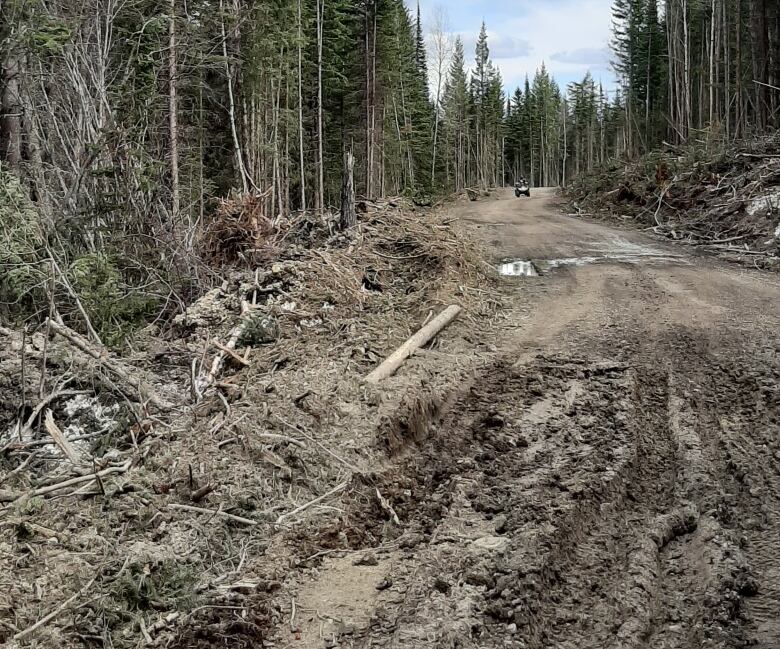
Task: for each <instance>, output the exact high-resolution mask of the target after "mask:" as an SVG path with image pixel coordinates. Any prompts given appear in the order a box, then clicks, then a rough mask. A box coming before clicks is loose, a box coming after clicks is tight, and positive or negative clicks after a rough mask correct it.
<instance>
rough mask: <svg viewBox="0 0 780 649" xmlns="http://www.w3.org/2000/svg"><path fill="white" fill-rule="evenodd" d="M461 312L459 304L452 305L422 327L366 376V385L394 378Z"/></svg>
mask: <svg viewBox="0 0 780 649" xmlns="http://www.w3.org/2000/svg"><path fill="white" fill-rule="evenodd" d="M460 312H461V308H460V307H459V306H458V305H457V304H452V305H450V306H448V307H447V308H446V309H444V311H442V312H441V313H440V314H439V315H437V316H436V317H435V318H434V319H433V320H431V321H430V322H429V323H428V324H426V325H425V326H424V327H422V329H420V330H419V331H418V332H417V333H416V334H414V335H413V336H412V337H411V338H409V340H407V341H406V342H405V343H404V344H403V345H401V346H400V347H399V348H398V349H396V350H395V351H394V352H393V353H392V354H391V355H390V356H388V357H387V358H386V359H385V360H384V361H382V363H381V364H380V365H379V367H377V368H376V369H375V370H374V371H373V372H371V373H370V374H369V375H368V376H366V378H365V381H366V383H379V382H380V381H381V380H382V379H386V378H387V377H388V376H392V375H393V374H394V373H395V371H396V370H397V369H398V368H399V367H401V365H403V363H404V361H406V359H407V358H409V357H410V356H411V355H412V354H413V353H414V352H415V350H417V349H419V348H420V347H422V346H423V345H425V344H426V343H428V342H429V341H430V340H431V339H432V338H433V337H434V336H436V334H438V333H439V332H440V331H441V330H442V329H444V327H446V326H447V325H448V324H450V322H452V321H453V320H454V319H455V318H456V317H457V316H458V314H459V313H460Z"/></svg>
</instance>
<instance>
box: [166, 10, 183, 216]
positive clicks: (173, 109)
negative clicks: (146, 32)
mask: <svg viewBox="0 0 780 649" xmlns="http://www.w3.org/2000/svg"><path fill="white" fill-rule="evenodd" d="M168 10H169V11H170V16H168V129H169V138H170V147H171V149H170V156H171V163H170V164H171V221H172V224H173V227H177V225H179V212H180V211H181V195H180V190H179V124H178V112H179V110H178V101H177V98H176V78H177V70H176V58H177V51H176V0H170V4H169V5H168Z"/></svg>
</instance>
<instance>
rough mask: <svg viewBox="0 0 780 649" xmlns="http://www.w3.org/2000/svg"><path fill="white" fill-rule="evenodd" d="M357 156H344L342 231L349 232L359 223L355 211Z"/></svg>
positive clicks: (349, 154) (348, 153)
mask: <svg viewBox="0 0 780 649" xmlns="http://www.w3.org/2000/svg"><path fill="white" fill-rule="evenodd" d="M354 168H355V156H354V155H352V151H347V152H346V153H345V154H344V180H343V184H342V186H341V223H340V225H341V229H342V230H347V229H348V228H351V227H353V226H354V225H355V224H356V223H357V212H356V211H355V178H354Z"/></svg>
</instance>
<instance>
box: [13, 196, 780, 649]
mask: <svg viewBox="0 0 780 649" xmlns="http://www.w3.org/2000/svg"><path fill="white" fill-rule="evenodd" d="M444 216H445V218H444V220H443V221H442V223H446V224H450V223H452V220H453V219H457V220H459V221H460V222H462V224H463V226H464V227H466V228H468V230H469V231H470V232H471V233H472V236H473V237H474V238H475V240H477V241H482V242H484V243H485V244H486V245H487V246H488V247H489V249H490V254H491V255H492V257H493V259H492V260H491V262H492V263H494V264H495V266H496V268H498V267H499V266H500V265H501V264H510V265H512V264H513V262H515V261H517V262H520V261H522V262H530V264H528V267H533V268H534V269H535V273H536V274H535V275H533V276H510V277H506V278H503V279H502V280H501V282H500V285H499V286H498V287H497V288H494V287H492V286H491V287H486V288H485V289H481V290H483V291H488V294H489V297H490V300H492V301H493V302H494V303H498V302H501V303H503V304H504V309H503V311H502V313H501V314H500V317H498V318H494V317H492V316H491V312H490V310H489V309H483V310H482V311H480V312H479V313H477V312H476V311H475V310H474V309H472V310H471V311H469V302H468V301H467V300H466V299H465V297H464V305H465V306H466V310H467V313H466V315H465V316H464V317H463V318H461V320H460V321H459V322H457V323H455V324H454V325H453V326H452V327H450V328H448V329H446V330H445V331H444V333H442V334H441V335H440V336H439V338H438V339H437V341H436V342H435V344H434V345H433V346H432V347H429V348H428V349H426V350H423V351H422V352H421V353H420V354H418V355H416V356H415V357H413V358H412V359H410V360H409V361H408V362H407V364H405V365H404V366H403V368H402V369H401V370H400V372H399V373H398V374H397V375H396V376H394V377H392V378H391V379H389V380H387V381H386V382H384V383H383V384H382V385H380V386H379V388H371V389H368V387H367V386H364V385H361V383H360V380H359V378H360V376H361V375H362V374H364V373H365V371H366V370H367V369H369V368H370V367H372V366H373V365H374V363H375V362H376V360H377V359H378V358H379V357H381V356H383V355H384V354H386V353H387V352H389V351H390V350H392V348H393V346H394V345H396V344H398V343H400V342H401V341H402V340H403V339H404V338H405V337H406V336H407V335H408V333H409V331H410V330H411V329H413V328H414V327H413V326H412V323H409V322H407V324H406V325H401V324H399V313H398V312H392V313H389V314H388V316H387V321H386V322H387V325H386V331H384V332H383V334H382V338H381V342H380V343H379V344H377V343H373V345H372V350H371V351H372V353H371V356H370V357H369V356H368V352H367V351H366V350H367V349H368V347H369V345H370V344H371V341H370V340H369V339H368V337H366V338H364V339H362V340H360V341H359V343H355V342H354V341H352V342H348V341H347V339H348V336H349V335H350V334H349V332H348V331H346V330H344V331H343V333H341V334H339V331H342V330H341V329H338V330H334V332H330V334H329V335H330V337H327V336H325V334H323V335H322V336H315V335H313V334H310V335H308V336H307V337H301V338H299V339H296V343H295V345H296V346H295V347H294V348H293V353H292V354H290V358H281V357H278V355H276V356H274V355H273V354H272V353H271V352H270V351H269V352H268V359H266V358H265V357H263V362H262V364H261V363H257V367H255V368H253V369H249V370H242V371H237V373H236V377H237V378H236V381H237V382H240V384H241V385H242V386H243V396H242V397H240V398H237V399H236V401H234V402H232V414H231V413H228V414H227V415H225V417H228V416H229V417H231V419H229V420H228V424H227V425H225V424H223V425H219V426H218V427H216V429H215V426H217V425H218V424H220V423H221V422H222V421H223V420H216V419H214V417H215V416H216V415H214V413H213V412H210V411H207V412H203V413H197V412H196V413H195V417H194V421H193V420H188V419H184V420H183V421H181V422H176V423H174V424H173V425H172V426H171V427H170V430H168V432H167V433H163V434H159V441H157V442H156V444H155V446H154V447H153V449H152V451H151V453H150V454H149V457H148V458H146V456H144V458H145V463H144V464H143V466H142V467H141V468H137V469H134V472H133V473H132V474H131V476H132V477H131V478H127V479H126V480H125V481H123V482H120V483H119V488H116V491H114V492H113V494H112V497H105V496H106V494H103V496H104V497H103V498H100V497H97V498H95V497H94V496H93V498H94V500H91V501H89V504H85V503H83V502H81V501H79V500H77V499H74V498H72V497H71V498H65V497H63V498H62V499H61V500H60V501H59V503H60V504H59V505H55V504H54V503H52V502H51V501H46V502H45V503H38V504H37V505H36V506H37V507H41V508H42V510H35V511H33V510H32V508H31V507H30V506H27V505H26V506H27V510H30V511H27V510H25V511H19V510H18V508H17V510H14V512H13V515H14V518H13V519H8V520H7V522H6V523H2V521H0V523H2V524H3V525H4V526H5V525H8V526H13V535H12V537H11V536H8V537H7V538H8V540H5V541H4V544H0V550H2V551H3V552H6V555H5V559H4V563H3V564H2V565H3V566H6V567H8V568H9V570H8V571H6V574H5V575H4V576H3V577H0V585H2V586H3V592H4V593H9V594H10V595H9V596H4V595H1V594H0V622H2V623H3V624H4V627H5V628H10V629H11V632H8V636H9V637H10V635H11V633H12V632H14V631H15V630H16V629H19V628H25V627H28V626H29V625H30V624H31V623H32V622H34V621H35V620H36V619H41V618H43V616H44V615H45V614H46V613H47V612H48V611H52V610H54V608H55V607H56V606H57V605H58V604H60V603H61V602H62V601H65V600H66V599H67V598H68V597H69V596H71V595H72V594H73V593H74V592H75V593H76V594H77V595H79V597H78V599H76V600H75V604H73V605H71V606H70V608H66V609H64V612H63V613H61V614H60V615H58V617H57V618H56V619H54V620H53V621H52V624H49V625H45V627H44V628H42V629H41V631H40V632H37V633H34V634H31V635H30V636H29V637H27V638H25V640H24V642H22V643H20V644H25V643H30V644H31V645H34V646H46V647H48V646H94V647H100V646H112V645H113V646H122V647H124V646H143V645H144V644H151V645H155V646H166V647H182V648H183V647H217V646H219V647H250V646H251V647H260V646H263V647H270V646H274V647H290V648H292V647H302V648H307V649H308V648H323V647H324V648H329V647H399V648H400V647H404V648H406V647H420V648H423V647H488V648H489V647H528V648H531V647H534V648H540V649H541V648H548V647H560V648H566V649H575V648H576V649H582V648H593V649H595V648H602V647H615V648H616V649H617V648H625V647H648V648H658V649H661V648H663V649H672V648H677V647H680V648H690V649H694V648H696V649H698V648H701V647H712V648H716V647H717V648H720V647H723V648H726V647H746V646H757V647H766V648H775V647H778V646H780V545H779V544H778V539H780V391H779V390H780V388H779V387H778V386H779V385H780V354H778V351H780V335H779V334H778V332H779V331H780V314H779V313H778V310H777V307H776V305H777V304H780V282H778V279H777V275H776V274H773V273H767V272H762V271H758V270H748V269H745V268H740V267H737V266H734V265H728V264H726V263H724V262H722V261H719V260H717V259H714V258H712V257H710V256H707V255H704V254H702V253H696V252H692V251H691V249H690V248H686V247H683V246H676V245H674V244H670V243H667V242H658V241H657V240H655V239H651V238H648V237H646V236H645V235H643V234H641V233H637V232H634V231H631V230H625V229H621V230H615V229H613V228H610V227H607V226H605V225H603V224H598V223H593V222H589V221H585V220H581V219H575V218H570V217H566V216H562V215H561V213H560V210H559V208H558V204H557V199H556V197H555V194H554V192H552V191H547V190H535V191H534V192H533V193H532V198H530V199H526V198H522V199H516V198H514V197H513V196H512V195H511V194H510V193H509V192H507V193H506V194H505V195H501V196H500V197H499V198H498V199H494V198H489V199H483V200H480V201H477V202H474V203H471V202H468V203H467V202H463V203H460V204H457V205H454V206H451V207H450V208H448V213H447V214H446V215H444ZM393 254H394V255H395V256H398V254H397V253H393ZM517 267H518V268H525V267H526V266H525V265H523V264H518V265H517ZM440 288H441V287H440ZM475 291H476V292H475ZM479 291H480V289H478V288H475V287H473V286H472V287H471V288H468V287H465V288H460V289H452V288H447V290H446V291H445V290H444V289H441V290H439V291H438V293H437V295H439V296H440V297H441V299H442V300H452V299H455V296H457V295H458V294H461V295H463V296H466V297H468V296H469V295H471V296H475V295H482V293H480V292H479ZM486 295H487V294H486ZM483 297H484V299H487V297H485V296H483ZM388 299H389V298H388ZM436 306H437V308H438V305H436ZM367 310H368V309H366V311H367ZM363 312H364V311H361V313H363ZM374 315H376V316H377V317H379V316H380V315H381V313H379V309H378V308H377V313H376V314H372V317H373V316H374ZM416 315H417V316H418V318H417V319H418V322H417V324H419V321H422V320H423V319H424V318H422V317H419V316H420V314H419V313H418V314H416ZM360 317H365V316H364V315H361V316H360ZM356 322H357V321H356ZM370 322H371V323H374V326H377V325H376V322H377V321H376V320H371V321H370ZM351 331H352V332H355V331H359V330H358V329H357V327H356V325H354V324H353V326H352V330H351ZM339 335H340V336H341V337H343V338H344V339H345V342H343V344H342V342H340V341H338V340H337V341H335V342H334V340H333V336H339ZM344 345H345V346H344ZM361 350H362V351H361ZM266 361H267V362H266ZM281 363H283V364H284V367H283V368H282V369H278V368H277V365H280V364H281ZM269 364H273V369H272V370H270V371H269V370H268V367H267V366H268V365H269ZM269 386H270V388H269ZM307 391H309V392H310V394H307ZM295 395H298V396H300V395H304V396H303V397H301V398H300V400H299V401H296V400H295V399H294V398H293V397H294V396H295ZM296 398H297V397H296ZM214 401H215V403H211V404H210V407H211V408H212V410H214V411H215V412H217V414H219V415H220V416H221V406H220V404H219V402H218V401H216V400H214ZM201 409H202V407H201ZM280 417H281V419H280ZM188 422H189V424H191V426H192V427H191V428H188V427H187V426H188ZM285 422H287V423H285ZM269 431H271V434H272V435H290V436H292V437H294V438H296V439H297V438H301V436H302V435H303V434H306V435H307V437H306V438H305V441H306V447H299V446H296V445H295V444H290V443H284V444H283V443H279V442H274V443H273V444H272V443H270V442H268V441H267V434H268V432H269ZM263 435H266V437H263ZM301 439H303V438H301ZM155 467H157V469H156V470H157V473H156V474H155V473H154V471H155ZM187 467H188V468H187ZM193 467H194V469H193ZM188 471H189V477H188V475H187V473H188ZM193 471H194V474H195V480H196V482H197V481H198V480H203V479H211V480H213V481H214V482H215V483H216V484H215V486H216V490H215V492H214V493H213V494H211V495H209V496H207V497H206V498H205V499H204V500H203V501H202V502H200V503H199V504H200V505H201V506H203V507H205V508H209V509H217V508H220V509H222V507H223V503H224V504H225V506H226V507H227V508H228V511H230V512H232V513H234V514H239V515H241V516H243V517H248V518H249V519H252V520H254V521H255V522H256V523H257V524H256V525H255V526H254V527H250V528H247V527H245V526H242V525H236V524H234V523H231V522H230V521H226V520H224V519H220V518H218V517H215V516H208V515H206V516H199V515H196V514H192V515H189V514H185V513H182V512H181V511H180V510H173V511H171V509H170V507H168V505H169V504H170V503H174V504H175V503H176V502H177V501H179V500H182V499H183V498H185V496H186V493H189V489H191V488H192V486H193V485H189V488H188V485H187V481H188V479H189V480H190V481H192V480H193V477H192V475H193ZM153 480H158V481H161V482H159V484H158V483H157V482H155V483H153V484H147V483H149V482H150V481H153ZM340 485H345V486H344V487H343V490H341V491H337V492H335V493H334V495H332V496H327V494H328V492H329V490H331V489H333V488H334V487H336V488H338V486H340ZM114 488H115V487H114V486H113V483H112V486H111V487H110V489H114ZM316 496H323V498H322V500H321V501H319V502H317V503H315V505H313V506H311V507H309V508H308V509H306V510H305V511H302V512H300V513H298V514H292V512H293V511H294V509H295V507H296V506H298V505H301V504H304V503H307V502H309V501H310V500H311V499H312V498H314V497H316ZM185 500H186V498H185ZM57 506H59V507H61V508H62V509H61V512H60V515H62V514H65V515H66V516H67V517H68V521H67V522H65V523H63V524H61V525H60V524H57V525H55V524H54V523H53V522H51V523H49V526H50V527H51V528H52V529H48V530H47V529H45V528H43V529H42V528H41V527H40V525H39V527H35V525H37V524H40V522H41V520H49V521H54V520H55V519H56V515H55V512H54V509H55V508H56V507H57ZM44 515H45V516H47V517H48V518H42V517H43V516H44ZM280 515H281V516H282V518H284V517H286V516H289V518H284V520H283V522H278V520H279V519H278V518H277V517H279V516H280ZM101 516H104V519H105V520H103V519H102V518H101ZM4 529H5V530H6V531H7V529H8V528H7V527H6V528H4ZM4 533H5V532H4ZM47 534H49V536H46V535H47ZM3 538H4V537H0V539H3ZM52 539H54V540H52ZM10 552H13V553H15V554H13V555H11V554H8V553H10ZM111 553H113V555H112V554H111ZM117 553H121V554H117ZM101 555H103V556H105V555H111V556H109V559H111V561H109V562H108V563H104V564H102V565H105V570H104V572H105V574H104V575H99V580H98V583H99V585H100V592H99V593H98V594H97V595H96V596H94V597H90V591H89V590H87V591H85V592H83V593H81V592H80V591H78V590H77V589H76V588H75V587H74V586H73V576H74V575H81V576H83V579H82V580H81V581H80V582H79V583H84V582H85V581H86V578H87V577H89V576H95V575H94V573H93V572H90V570H91V569H92V566H94V565H96V563H97V562H98V561H97V558H96V557H100V556H101ZM46 566H50V568H48V569H47V568H46ZM14 570H15V572H14ZM58 586H59V587H60V588H61V591H59V592H62V593H63V594H62V595H60V596H59V597H58V598H53V596H52V595H51V593H52V592H57V591H56V590H54V589H56V588H57V587H58ZM107 593H108V594H107ZM128 601H132V602H133V603H134V606H133V607H131V608H128V604H127V602H128ZM36 602H39V604H36ZM12 624H13V628H11V627H12Z"/></svg>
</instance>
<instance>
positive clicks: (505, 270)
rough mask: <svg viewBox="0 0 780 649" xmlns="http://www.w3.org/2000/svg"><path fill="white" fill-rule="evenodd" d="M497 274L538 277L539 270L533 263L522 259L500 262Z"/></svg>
mask: <svg viewBox="0 0 780 649" xmlns="http://www.w3.org/2000/svg"><path fill="white" fill-rule="evenodd" d="M498 274H499V275H503V276H504V277H539V271H538V270H537V269H536V266H534V263H533V262H532V261H524V260H522V259H519V260H516V261H508V262H505V263H503V264H500V265H499V267H498Z"/></svg>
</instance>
